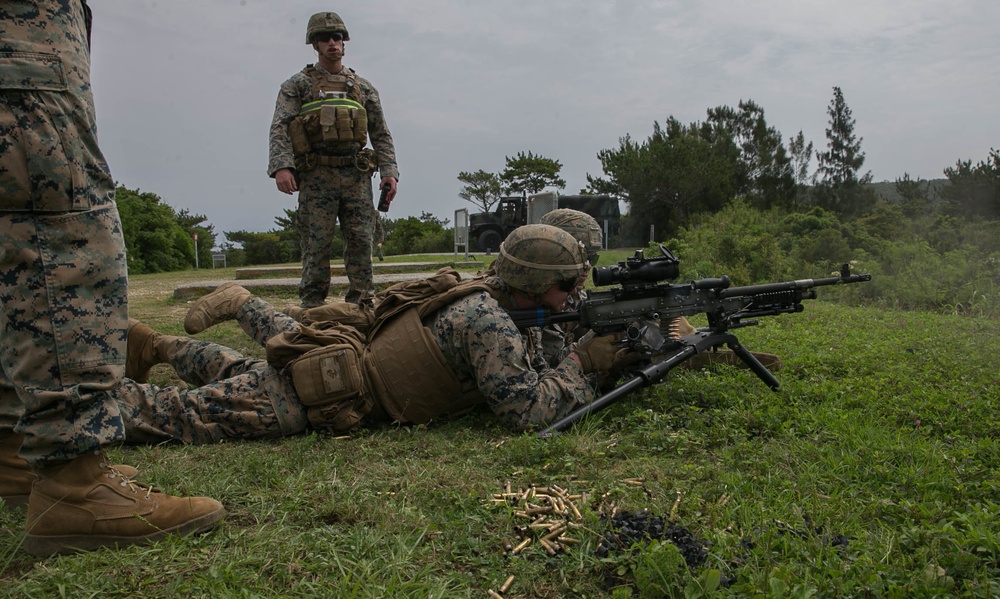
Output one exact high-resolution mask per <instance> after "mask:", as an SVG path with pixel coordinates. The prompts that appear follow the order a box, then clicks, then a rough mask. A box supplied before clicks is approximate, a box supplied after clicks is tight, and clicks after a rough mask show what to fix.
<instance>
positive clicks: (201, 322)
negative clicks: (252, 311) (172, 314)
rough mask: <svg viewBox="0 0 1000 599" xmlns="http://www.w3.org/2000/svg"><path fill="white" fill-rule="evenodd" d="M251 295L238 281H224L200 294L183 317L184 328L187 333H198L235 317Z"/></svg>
mask: <svg viewBox="0 0 1000 599" xmlns="http://www.w3.org/2000/svg"><path fill="white" fill-rule="evenodd" d="M251 297H253V294H251V293H250V292H249V291H247V290H246V289H244V288H243V287H240V285H239V284H238V283H226V284H224V285H219V286H218V287H216V289H215V291H212V292H211V293H208V294H206V295H204V296H202V297H201V298H200V299H199V300H198V301H196V302H195V303H194V305H192V306H191V309H190V310H188V313H187V316H185V317H184V330H185V331H187V332H188V334H189V335H194V334H195V333H200V332H202V331H204V330H205V329H207V328H208V327H210V326H212V325H216V324H219V323H220V322H223V321H226V320H232V319H234V318H236V312H237V311H239V309H240V306H242V305H243V304H244V302H246V301H247V300H248V299H250V298H251Z"/></svg>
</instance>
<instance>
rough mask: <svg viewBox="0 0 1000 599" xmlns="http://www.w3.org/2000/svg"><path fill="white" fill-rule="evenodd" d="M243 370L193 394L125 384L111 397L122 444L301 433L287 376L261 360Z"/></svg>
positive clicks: (302, 420)
mask: <svg viewBox="0 0 1000 599" xmlns="http://www.w3.org/2000/svg"><path fill="white" fill-rule="evenodd" d="M198 343H200V342H198ZM244 365H246V366H247V367H248V368H247V370H246V371H245V372H243V373H242V374H239V375H237V376H233V377H230V378H227V379H225V380H221V381H217V382H213V383H208V384H206V385H202V386H200V387H198V388H197V389H179V388H177V387H157V386H155V385H140V384H139V383H135V382H133V381H130V380H128V379H126V380H125V382H124V383H123V385H122V389H121V391H120V392H119V393H117V394H116V395H117V399H118V401H119V405H120V406H121V410H122V416H123V419H124V421H125V431H126V435H127V437H126V440H127V442H128V443H161V442H163V441H178V442H181V443H190V444H194V445H207V444H211V443H218V442H220V441H224V440H227V439H274V438H278V437H285V436H288V435H294V434H298V433H301V432H303V431H305V430H306V427H307V425H308V420H307V419H306V411H305V407H304V406H302V404H301V403H299V401H298V399H297V396H296V395H295V391H294V388H293V387H292V384H291V380H290V379H289V377H287V376H285V375H284V374H282V373H280V372H279V371H277V370H276V369H274V368H272V367H270V366H268V365H267V363H266V362H264V361H262V360H257V361H256V362H255V363H253V364H251V363H249V362H244Z"/></svg>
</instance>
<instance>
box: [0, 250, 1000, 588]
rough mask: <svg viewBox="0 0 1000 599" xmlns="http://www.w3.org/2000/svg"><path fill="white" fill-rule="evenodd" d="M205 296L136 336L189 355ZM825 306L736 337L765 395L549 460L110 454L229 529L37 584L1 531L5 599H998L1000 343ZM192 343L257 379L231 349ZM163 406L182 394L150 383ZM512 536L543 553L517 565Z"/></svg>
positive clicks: (748, 381) (625, 416)
mask: <svg viewBox="0 0 1000 599" xmlns="http://www.w3.org/2000/svg"><path fill="white" fill-rule="evenodd" d="M442 259H448V258H447V257H442ZM198 275H199V273H192V272H187V273H179V274H170V275H148V276H136V277H134V278H132V280H131V301H132V304H131V305H132V313H133V315H134V316H136V317H138V318H140V319H141V320H144V321H146V322H148V323H149V324H151V325H152V326H154V327H155V328H158V329H161V330H164V331H166V332H170V333H174V334H179V333H181V332H182V325H181V322H182V319H183V316H184V314H185V313H186V310H187V305H188V304H187V303H186V302H180V301H177V300H173V299H172V297H171V292H172V290H173V287H174V286H175V285H176V284H178V283H180V282H188V281H190V280H193V279H197V278H198ZM220 275H226V276H229V278H231V274H229V275H227V274H226V273H225V272H220V271H216V272H214V273H213V274H212V276H211V277H210V278H213V279H214V278H226V276H220ZM803 276H814V273H803ZM202 278H204V277H202ZM293 295H294V294H293V293H290V294H287V295H284V296H280V295H273V296H268V297H267V298H266V299H269V300H271V301H272V302H274V303H275V304H276V305H278V306H285V305H289V304H292V303H294V301H295V300H294V297H293ZM820 296H821V297H820V300H817V301H812V302H807V305H806V311H805V312H803V313H801V314H795V315H785V316H781V317H776V318H768V319H762V324H761V325H760V326H758V327H751V328H747V329H741V330H740V331H738V332H739V336H740V339H741V340H742V341H743V343H744V344H745V345H746V346H747V347H749V348H750V349H752V350H759V351H767V352H773V353H777V354H779V355H780V356H781V357H782V359H783V361H784V367H783V368H782V369H781V370H780V371H779V372H777V373H776V375H777V377H778V379H779V380H780V381H781V383H782V387H781V389H780V390H779V391H777V392H773V391H770V390H769V389H768V388H767V387H765V386H764V385H763V384H762V383H761V382H760V381H759V380H757V379H756V378H755V377H753V376H752V375H751V374H750V373H749V372H748V371H745V370H739V369H733V368H729V367H724V366H713V367H710V368H709V369H706V370H702V371H680V372H677V373H676V374H675V375H671V377H669V378H668V379H667V380H666V381H664V382H663V383H661V384H660V385H657V386H656V387H655V388H652V389H647V390H645V391H640V392H638V393H635V394H633V395H632V396H630V397H628V398H626V399H624V400H622V401H620V402H618V403H617V404H615V405H613V406H612V407H610V408H608V409H607V410H605V411H603V412H601V413H599V414H597V415H595V416H594V417H591V418H589V419H588V420H586V421H584V422H582V423H580V424H578V425H577V426H575V427H574V428H572V429H571V430H570V431H568V432H567V433H565V434H563V435H560V436H558V437H555V438H551V439H547V440H540V439H536V438H535V437H533V436H531V435H527V434H524V435H522V434H513V433H511V432H510V431H508V430H505V429H503V428H501V427H500V426H499V425H498V424H497V423H496V421H495V419H494V418H492V417H491V415H490V414H489V413H485V412H477V413H473V414H469V415H467V416H464V417H462V418H458V419H455V420H448V421H440V422H432V423H431V424H429V425H427V426H417V427H396V426H388V425H387V426H384V427H379V428H366V429H360V430H356V431H353V432H352V434H350V435H349V436H345V437H333V436H329V435H324V434H308V435H303V436H299V437H293V438H288V439H284V440H280V441H274V442H260V441H254V442H236V443H225V444H220V445H216V446H202V447H190V446H181V445H162V446H155V447H152V446H138V447H136V446H126V447H122V448H116V449H114V450H113V451H112V457H113V458H114V460H116V461H118V462H120V463H127V464H132V465H134V466H136V467H138V468H139V469H140V471H141V475H140V477H139V478H140V480H144V481H150V482H155V483H156V484H157V485H159V486H161V487H163V488H165V489H166V490H168V491H170V492H174V493H186V494H204V495H209V496H212V497H215V498H217V499H219V500H220V501H222V502H223V503H224V504H225V505H226V508H227V509H228V511H229V517H228V519H227V520H226V521H225V522H224V524H223V525H222V526H221V527H219V528H218V529H216V530H215V531H212V532H210V533H208V534H205V535H202V536H197V537H191V538H179V539H168V540H166V541H163V542H160V543H157V544H155V545H153V546H151V547H145V548H131V549H127V550H122V551H99V552H94V553H88V554H80V555H74V556H67V557H59V558H52V559H46V560H34V559H32V558H30V557H29V556H27V555H26V554H24V553H22V552H20V551H19V550H18V544H19V541H20V537H21V535H22V534H23V519H24V512H23V511H10V510H3V511H0V568H2V570H0V595H3V594H6V595H9V596H11V597H133V596H136V597H138V596H141V597H145V598H153V597H177V596H186V597H192V598H194V597H304V596H309V597H311V596H316V597H371V598H376V597H415V598H416V597H422V598H426V597H488V590H491V589H492V590H499V588H500V586H501V585H502V584H503V583H504V581H505V580H506V579H507V578H508V577H509V576H513V577H514V580H513V582H512V583H511V584H510V587H509V589H508V590H506V591H505V592H504V593H503V596H504V597H553V598H554V597H664V596H668V597H685V596H687V597H700V596H706V597H900V598H902V597H946V596H957V597H990V596H998V595H1000V583H998V580H1000V523H998V516H1000V469H998V464H1000V461H998V460H1000V444H998V435H997V424H998V420H1000V416H998V412H997V401H998V400H997V397H998V395H1000V384H998V382H1000V375H998V371H997V365H996V356H997V355H998V353H1000V322H997V321H995V320H988V319H970V318H963V317H957V316H949V315H937V314H929V313H916V312H897V311H886V310H880V309H875V308H849V307H845V306H842V305H839V304H836V303H834V302H831V301H826V300H825V299H824V298H830V297H832V296H833V294H832V293H825V290H823V289H821V290H820ZM695 324H701V323H699V322H698V320H697V319H695ZM199 338H202V339H207V340H215V341H219V342H222V343H224V344H227V345H230V346H233V347H236V348H237V349H240V350H243V351H245V352H247V353H251V354H254V355H259V354H260V348H257V347H255V346H253V344H252V342H251V341H250V340H249V339H247V338H246V337H245V336H244V335H243V334H242V332H240V331H239V330H238V328H237V327H235V326H234V325H232V324H226V325H221V326H218V327H215V328H213V329H210V330H209V331H206V332H205V333H203V334H201V335H199ZM153 380H154V382H156V383H158V384H171V383H175V382H176V379H175V378H173V377H172V376H171V374H170V373H169V372H168V371H167V370H166V369H165V368H164V367H162V366H161V367H157V369H156V370H154V377H153ZM508 485H509V489H510V495H508V496H504V494H505V493H506V492H507V490H508ZM533 485H534V486H536V493H537V494H538V495H543V494H544V493H543V492H542V491H539V488H548V489H557V491H550V492H551V493H553V494H558V493H559V492H561V491H565V497H566V498H567V499H566V500H565V502H564V505H566V506H567V507H568V508H569V509H568V511H567V512H566V513H567V516H566V518H567V519H568V520H569V521H570V522H571V523H572V524H573V525H574V526H573V527H571V528H568V529H567V531H566V532H565V533H563V535H562V536H563V537H566V538H569V540H568V541H564V542H562V545H563V546H564V547H565V548H566V550H565V551H559V552H556V553H555V554H554V555H550V554H549V553H548V552H547V551H545V549H544V547H543V546H542V545H541V543H540V542H539V541H538V540H537V539H538V538H539V537H540V536H541V534H540V533H539V532H538V531H539V530H541V529H540V525H538V526H537V527H536V528H535V529H530V528H526V526H527V525H528V524H529V522H530V520H526V519H525V517H524V515H522V514H518V513H517V512H519V511H522V510H526V509H531V508H530V506H526V505H525V502H526V500H525V499H522V498H521V497H520V496H518V495H517V493H518V490H525V491H527V490H528V489H530V488H531V487H532V486H533ZM497 494H500V495H501V497H500V498H499V499H497V497H496V495H497ZM534 501H535V502H536V503H538V502H542V501H544V500H541V499H537V498H536V499H535V500H534ZM551 501H553V503H556V502H555V500H551ZM569 503H572V506H569V505H568V504H569ZM572 508H575V509H576V511H578V512H579V515H578V517H577V515H576V514H575V513H574V512H573V509H572ZM613 515H614V518H612V516H613ZM552 517H553V518H554V517H555V516H552ZM642 533H647V534H648V535H649V536H652V537H654V539H653V540H652V541H650V539H648V538H646V539H644V538H643V535H642ZM522 536H526V537H530V538H532V539H533V541H534V542H532V544H530V545H528V546H527V547H526V548H524V549H523V550H521V551H519V552H517V553H516V554H513V555H512V553H511V552H510V551H508V550H507V549H506V548H505V546H513V545H516V544H517V543H519V542H520V539H521V538H522ZM635 539H639V540H638V541H637V542H633V540H635ZM680 558H686V559H687V560H688V562H687V564H685V563H684V561H682V560H681V559H680Z"/></svg>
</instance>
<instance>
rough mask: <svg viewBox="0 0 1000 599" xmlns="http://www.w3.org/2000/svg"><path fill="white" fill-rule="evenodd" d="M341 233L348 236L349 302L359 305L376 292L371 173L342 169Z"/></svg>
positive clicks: (347, 298) (346, 239) (346, 261)
mask: <svg viewBox="0 0 1000 599" xmlns="http://www.w3.org/2000/svg"><path fill="white" fill-rule="evenodd" d="M340 171H341V176H342V181H341V190H342V195H341V199H340V213H339V214H338V217H339V218H340V231H341V233H343V235H344V270H345V271H346V272H347V279H348V281H349V282H350V289H348V290H347V294H346V295H345V296H344V301H345V302H351V303H355V304H357V303H359V302H360V301H361V300H362V298H365V299H367V298H369V297H371V295H372V294H373V293H374V285H373V283H372V237H373V236H374V231H375V220H376V213H375V207H374V206H373V205H372V182H371V177H370V176H369V175H368V174H367V173H363V172H361V171H359V170H357V169H340Z"/></svg>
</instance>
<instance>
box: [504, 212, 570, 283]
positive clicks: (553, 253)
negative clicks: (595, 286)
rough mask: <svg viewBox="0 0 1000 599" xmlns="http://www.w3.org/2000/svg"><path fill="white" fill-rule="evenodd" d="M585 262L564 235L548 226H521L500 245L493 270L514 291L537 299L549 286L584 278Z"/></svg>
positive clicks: (564, 233)
mask: <svg viewBox="0 0 1000 599" xmlns="http://www.w3.org/2000/svg"><path fill="white" fill-rule="evenodd" d="M586 261H587V256H586V252H585V251H584V249H583V245H582V244H580V242H579V241H577V240H576V239H575V238H574V237H573V236H572V235H570V234H569V233H567V232H566V231H563V230H562V229H559V228H557V227H553V226H551V225H542V224H538V225H524V226H522V227H518V228H516V229H514V230H513V231H511V233H510V235H508V236H507V239H504V241H503V243H501V244H500V255H499V256H497V259H496V261H495V262H494V264H493V268H494V269H495V270H496V274H497V276H499V277H500V278H501V279H503V281H504V282H505V283H507V284H508V285H510V286H511V287H513V288H514V289H519V290H521V291H524V292H525V293H527V294H529V295H531V296H535V297H537V296H541V295H544V294H545V292H546V291H548V290H549V288H550V287H552V286H553V285H558V284H560V283H563V282H565V281H573V282H574V283H575V282H576V281H577V280H578V279H579V278H580V277H582V276H584V275H586V273H587V264H586Z"/></svg>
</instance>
